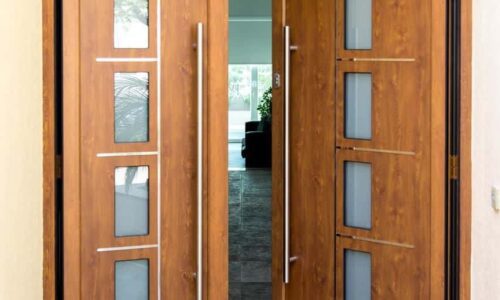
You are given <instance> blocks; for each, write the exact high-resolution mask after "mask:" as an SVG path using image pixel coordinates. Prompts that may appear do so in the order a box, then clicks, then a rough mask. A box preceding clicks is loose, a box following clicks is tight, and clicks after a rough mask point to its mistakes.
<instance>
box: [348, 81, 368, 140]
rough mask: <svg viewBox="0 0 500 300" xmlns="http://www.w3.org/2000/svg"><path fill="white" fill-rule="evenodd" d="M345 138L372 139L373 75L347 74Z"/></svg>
mask: <svg viewBox="0 0 500 300" xmlns="http://www.w3.org/2000/svg"><path fill="white" fill-rule="evenodd" d="M345 137H346V138H349V139H365V140H369V139H371V138H372V74H370V73H346V74H345Z"/></svg>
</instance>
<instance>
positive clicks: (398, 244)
mask: <svg viewBox="0 0 500 300" xmlns="http://www.w3.org/2000/svg"><path fill="white" fill-rule="evenodd" d="M337 236H338V237H340V238H347V239H351V240H355V241H362V242H368V243H374V244H380V245H387V246H394V247H401V248H407V249H414V248H415V246H413V245H410V244H404V243H398V242H392V241H384V240H377V239H371V238H365V237H359V236H355V235H348V234H342V233H337Z"/></svg>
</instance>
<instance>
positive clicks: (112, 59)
mask: <svg viewBox="0 0 500 300" xmlns="http://www.w3.org/2000/svg"><path fill="white" fill-rule="evenodd" d="M95 61H96V62H99V63H105V62H157V61H158V59H157V58H156V57H98V58H96V59H95Z"/></svg>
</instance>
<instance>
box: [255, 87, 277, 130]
mask: <svg viewBox="0 0 500 300" xmlns="http://www.w3.org/2000/svg"><path fill="white" fill-rule="evenodd" d="M272 102H273V89H272V87H269V88H268V89H267V90H266V91H265V92H264V94H262V99H261V100H260V103H259V105H257V111H258V112H259V114H260V119H261V121H264V122H271V116H272Z"/></svg>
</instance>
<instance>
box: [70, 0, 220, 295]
mask: <svg viewBox="0 0 500 300" xmlns="http://www.w3.org/2000/svg"><path fill="white" fill-rule="evenodd" d="M158 1H160V2H158ZM117 5H118V6H117ZM134 5H136V6H134ZM117 7H119V8H120V9H119V10H117ZM115 11H117V12H118V11H119V12H120V13H121V14H123V15H120V16H119V17H120V18H122V19H120V20H121V21H123V22H136V21H137V22H140V28H142V29H141V30H142V31H141V30H139V31H140V32H141V34H142V35H143V36H142V37H137V35H140V34H139V33H137V32H135V31H133V30H132V29H130V30H131V31H130V33H129V35H122V36H121V37H122V38H123V39H127V38H130V39H132V40H131V41H130V42H127V41H125V42H123V41H121V42H120V41H119V42H116V41H115V39H116V36H114V32H115V31H116V29H117V26H122V25H119V24H118V23H116V22H117V21H116V20H117V18H118V17H117V16H118V15H115ZM135 14H140V15H139V16H136V15H135ZM81 16H82V17H81V24H80V26H81V57H80V65H81V81H80V86H81V99H80V105H81V124H80V128H81V199H82V200H81V278H82V280H81V286H82V291H81V297H82V298H83V299H113V297H114V296H113V295H117V293H118V292H120V291H114V290H113V286H114V282H115V279H114V278H118V277H117V276H118V275H116V274H115V275H113V274H114V273H113V272H115V271H114V270H118V269H117V268H118V267H117V265H119V261H125V262H126V261H129V260H130V261H135V262H136V263H135V264H134V263H132V264H130V266H134V265H135V266H139V265H140V266H141V267H137V268H136V269H133V268H132V267H128V265H127V264H123V266H124V270H128V271H127V272H133V271H134V270H136V271H137V272H139V271H141V270H142V271H141V272H143V273H142V274H143V275H144V266H145V260H147V262H148V266H149V267H148V268H149V269H148V270H149V271H148V272H149V276H148V278H149V280H148V285H149V288H148V289H149V294H148V295H149V296H148V297H149V299H157V298H161V299H194V298H195V295H196V290H197V289H196V276H195V272H196V270H197V256H196V253H197V252H196V251H197V248H196V245H197V239H196V233H197V230H196V225H197V219H196V214H197V205H196V203H197V202H196V201H197V198H196V193H197V187H196V178H197V175H198V174H197V169H196V163H197V148H196V142H197V138H198V133H197V124H198V116H197V110H196V107H197V106H196V105H197V97H196V96H197V74H198V71H197V62H198V61H197V51H196V48H194V47H193V45H195V43H196V37H197V36H196V25H197V23H198V22H202V23H204V24H205V25H206V23H207V22H206V20H207V1H205V0H197V1H187V2H186V1H164V0H134V1H123V0H106V1H94V0H92V1H83V2H82V3H81ZM137 18H142V19H137ZM121 21H120V22H121ZM117 24H118V25H117ZM127 24H128V23H127ZM144 26H147V31H146V32H145V31H144V28H145V27H144ZM120 28H121V27H120ZM124 28H125V29H127V30H128V29H129V27H126V26H125V27H124ZM130 28H133V26H132V25H130ZM205 28H207V27H206V26H205ZM120 30H122V29H120ZM205 33H206V30H205ZM146 36H147V43H145V42H144V41H145V40H146V38H145V37H146ZM205 36H206V35H205ZM134 39H136V40H137V41H136V40H134ZM207 40H208V39H207V38H205V39H204V41H203V43H204V45H206V43H207ZM132 42H133V43H136V44H138V46H137V47H136V48H133V47H128V46H127V47H128V48H125V47H123V48H119V47H122V46H123V45H125V46H126V45H128V44H130V43H132ZM120 43H121V44H120ZM133 43H132V44H133ZM200 46H201V45H200ZM141 47H142V48H141ZM205 53H206V52H205ZM206 57H207V55H206V54H205V57H204V58H205V59H206ZM205 61H206V60H205ZM207 65H208V64H205V66H204V67H205V69H204V70H203V71H205V70H206V66H207ZM134 74H135V75H134ZM130 75H132V76H130ZM221 76H223V75H221ZM205 78H206V76H205ZM204 94H205V95H206V93H204ZM205 101H206V98H205ZM145 128H146V129H145ZM205 128H206V127H205ZM203 134H206V133H203ZM204 161H205V164H206V158H205V159H204ZM126 167H128V168H127V169H120V168H126ZM134 167H140V168H141V170H142V171H141V172H142V174H141V175H140V176H142V177H141V178H137V176H139V175H137V174H138V173H137V172H138V171H137V170H138V169H135V168H134ZM120 172H121V173H120ZM146 173H147V174H146ZM117 174H118V175H119V176H121V177H122V178H116V177H117V176H118V175H117ZM204 175H206V174H204ZM146 176H147V178H145V177H146ZM115 181H120V182H119V183H118V184H117V185H119V186H118V187H115ZM136 181H138V183H136ZM139 181H140V182H139ZM139 183H140V184H139ZM205 186H206V185H205ZM146 187H147V190H146ZM115 189H116V190H115ZM119 197H121V198H123V199H124V200H123V202H124V203H125V204H123V205H125V206H124V207H125V208H124V209H128V210H129V211H125V212H123V211H121V212H120V213H118V210H119V209H122V208H120V207H121V206H120V207H119V206H118V205H119V204H120V203H119V202H118V200H117V199H118V198H119ZM144 197H147V211H145V208H144V207H145V204H144V201H145V200H144ZM127 205H128V206H127ZM120 214H121V215H120ZM145 214H147V216H146V215H145ZM119 218H121V219H120V220H121V221H120V222H122V223H123V222H124V223H125V224H127V218H129V222H130V223H131V222H132V221H135V222H139V221H141V222H142V223H141V224H139V225H141V226H143V228H139V230H138V229H137V228H129V227H131V226H128V225H127V226H123V225H122V227H124V228H125V229H122V231H123V232H124V233H120V232H119V231H120V230H119V228H117V227H119V226H120V224H121V223H120V222H119V221H117V220H118V219H119ZM144 218H147V221H146V223H147V224H144V223H145V221H144V220H143V219H144ZM205 220H206V216H205ZM146 225H147V228H144V227H145V226H146ZM205 228H206V224H205ZM204 234H206V232H204ZM204 246H205V247H204V248H205V249H206V246H207V245H206V244H205V245H204ZM205 255H206V253H205ZM205 258H206V257H205ZM205 261H206V259H205ZM129 268H132V269H129ZM141 268H142V269H141ZM131 270H132V271H131ZM131 274H132V273H130V274H128V275H127V274H126V275H124V276H125V277H123V276H122V277H120V278H122V279H123V278H125V279H126V278H127V276H131ZM138 274H140V273H138ZM136 276H139V275H137V274H136ZM219 276H220V275H219ZM116 280H117V279H116ZM204 286H206V282H205V283H204ZM205 293H206V290H205ZM142 296H144V294H142Z"/></svg>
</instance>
